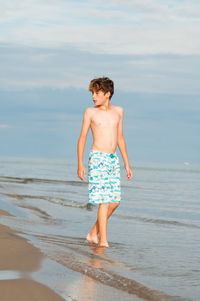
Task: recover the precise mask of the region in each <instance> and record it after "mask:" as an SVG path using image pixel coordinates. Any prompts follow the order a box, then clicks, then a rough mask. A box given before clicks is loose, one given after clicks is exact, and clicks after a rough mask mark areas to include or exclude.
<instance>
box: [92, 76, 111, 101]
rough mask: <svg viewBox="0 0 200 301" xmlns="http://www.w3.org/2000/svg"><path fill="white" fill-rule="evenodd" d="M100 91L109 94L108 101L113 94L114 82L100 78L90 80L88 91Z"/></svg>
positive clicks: (106, 78)
mask: <svg viewBox="0 0 200 301" xmlns="http://www.w3.org/2000/svg"><path fill="white" fill-rule="evenodd" d="M99 90H102V91H103V92H104V94H105V93H107V92H110V99H111V97H112V96H113V94H114V82H113V81H112V80H111V79H109V78H108V77H100V78H95V79H93V80H91V82H90V85H89V91H90V92H94V91H96V92H97V91H99Z"/></svg>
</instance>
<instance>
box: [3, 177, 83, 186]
mask: <svg viewBox="0 0 200 301" xmlns="http://www.w3.org/2000/svg"><path fill="white" fill-rule="evenodd" d="M0 182H7V183H21V184H28V183H38V182H39V183H50V184H66V185H72V186H84V185H87V182H81V181H63V180H52V179H39V178H20V177H5V176H1V177H0Z"/></svg>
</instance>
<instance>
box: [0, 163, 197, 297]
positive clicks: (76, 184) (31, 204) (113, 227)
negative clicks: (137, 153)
mask: <svg viewBox="0 0 200 301" xmlns="http://www.w3.org/2000/svg"><path fill="white" fill-rule="evenodd" d="M84 164H85V167H86V171H87V161H86V162H84ZM120 165H121V191H122V201H121V204H120V206H119V207H118V208H117V210H116V211H115V212H114V214H113V215H112V217H111V218H110V220H109V222H108V242H109V245H110V248H108V249H102V248H98V247H96V246H94V245H90V244H88V242H86V241H85V236H86V234H87V233H88V232H89V231H90V229H91V227H92V226H93V224H94V222H95V221H96V215H97V208H98V207H96V206H95V205H89V204H88V187H87V185H88V179H87V177H86V178H85V181H84V182H83V181H81V180H80V179H79V178H78V177H77V162H76V161H75V160H74V161H73V160H69V159H67V158H66V159H64V160H61V159H60V160H56V159H43V158H41V159H36V158H33V159H28V158H13V157H12V158H11V157H10V158H9V157H2V158H0V208H1V209H3V210H7V211H9V212H10V213H11V214H13V215H14V217H7V216H1V217H0V218H1V223H3V224H6V225H9V226H11V227H13V228H15V229H17V230H20V231H23V232H24V235H27V237H29V239H30V240H31V241H32V242H33V243H34V244H35V245H37V246H38V247H40V248H41V249H42V250H43V252H45V253H46V254H47V255H48V256H49V258H50V259H51V260H54V261H55V262H58V263H59V264H61V265H63V266H66V267H68V268H69V269H72V270H74V271H78V272H80V273H83V274H86V275H88V277H90V278H94V279H95V280H97V281H99V282H101V283H104V284H105V285H108V287H109V286H112V287H115V286H116V288H117V289H118V290H122V291H127V292H128V293H130V294H134V293H136V294H138V295H140V296H141V297H143V298H144V299H147V300H148V294H151V292H152V294H154V295H155V296H157V297H158V300H161V297H162V293H163V296H164V295H165V294H166V296H168V297H169V298H170V296H171V300H174V299H173V297H174V296H179V297H180V299H179V300H185V299H186V300H187V299H188V300H189V299H190V300H200V235H199V234H200V198H199V196H200V185H199V183H200V166H199V165H197V164H184V163H177V164H175V163H173V164H169V163H141V162H133V163H132V164H131V166H132V168H133V178H132V179H131V180H130V181H127V179H126V172H125V170H124V168H123V162H122V161H121V159H120ZM148 289H150V290H151V291H148ZM138 292H139V293H138ZM160 292H162V293H160ZM160 294H161V295H160ZM159 296H160V299H159ZM163 298H164V297H163ZM94 300H95V298H94ZM155 300H156V297H155ZM162 300H164V299H162ZM169 300H170V299H169Z"/></svg>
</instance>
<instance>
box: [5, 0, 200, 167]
mask: <svg viewBox="0 0 200 301" xmlns="http://www.w3.org/2000/svg"><path fill="white" fill-rule="evenodd" d="M199 25H200V2H199V1H196V0H190V1H186V0H169V1H168V0H166V1H163V0H162V1H161V0H160V1H158V0H157V1H156V0H146V1H143V0H123V1H122V0H115V1H114V0H110V1H104V0H101V1H100V0H91V1H76V0H73V1H66V0H56V1H55V0H48V1H47V0H40V1H37V0H34V1H33V0H26V1H21V0H20V1H19V0H12V1H9V0H7V1H2V0H0V26H1V33H0V66H1V71H0V72H1V73H0V74H1V76H0V111H1V113H0V117H1V119H0V136H1V141H2V145H1V148H0V155H1V156H22V157H48V158H51V157H52V158H65V157H66V158H74V156H75V155H76V144H77V140H78V136H79V134H80V130H81V125H82V115H83V112H84V110H85V108H86V107H87V106H92V105H93V104H92V102H91V95H90V93H89V92H88V84H89V82H90V80H91V79H92V78H94V77H100V76H109V77H110V78H111V79H113V80H114V83H115V94H114V96H113V98H112V103H113V104H116V105H121V106H123V107H124V109H125V114H124V136H125V139H126V142H127V149H128V155H129V157H130V161H131V162H134V161H152V162H153V161H161V162H182V163H183V162H190V163H199V162H200V155H199V153H200V152H199V149H200V139H199V138H200V137H199V133H200V120H199V116H200V115H199V113H200V97H199V96H200V85H199V78H200V38H199V37H200V26H199ZM91 143H92V137H91V133H89V135H88V140H87V144H86V150H85V154H84V156H85V158H87V152H88V150H89V148H90V147H91Z"/></svg>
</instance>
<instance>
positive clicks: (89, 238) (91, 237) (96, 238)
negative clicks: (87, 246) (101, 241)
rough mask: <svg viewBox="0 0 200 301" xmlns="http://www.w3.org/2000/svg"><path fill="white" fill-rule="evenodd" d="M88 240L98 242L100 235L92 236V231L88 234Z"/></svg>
mask: <svg viewBox="0 0 200 301" xmlns="http://www.w3.org/2000/svg"><path fill="white" fill-rule="evenodd" d="M86 240H87V241H89V242H91V243H94V244H98V236H91V235H90V233H88V235H87V236H86Z"/></svg>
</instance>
